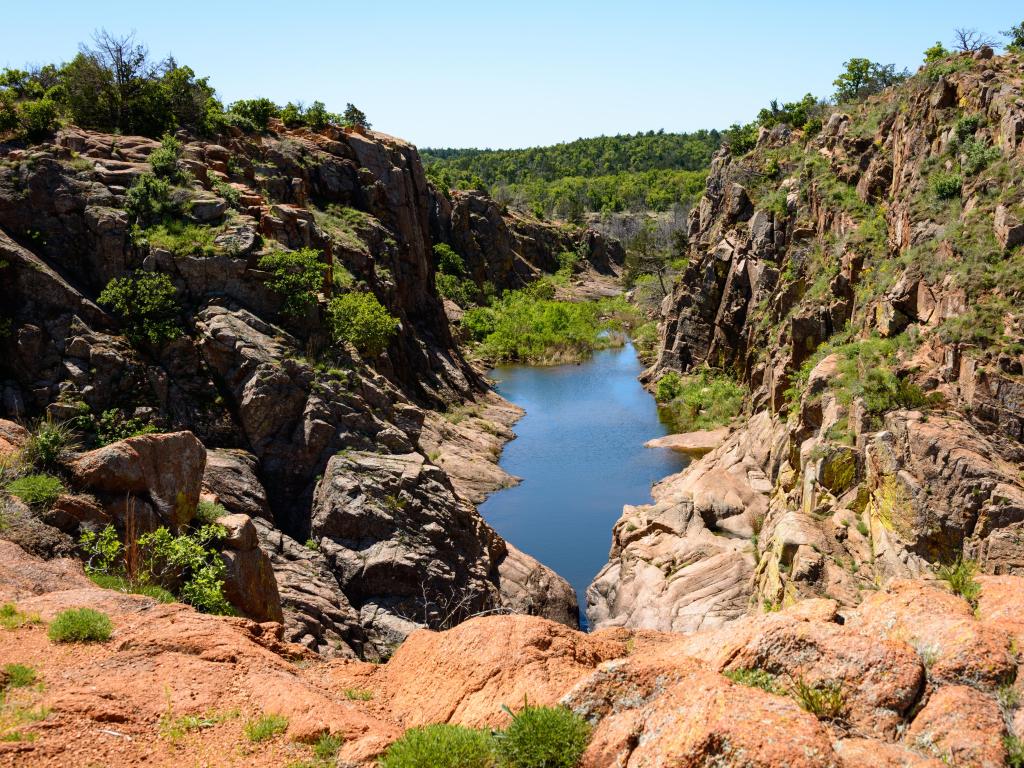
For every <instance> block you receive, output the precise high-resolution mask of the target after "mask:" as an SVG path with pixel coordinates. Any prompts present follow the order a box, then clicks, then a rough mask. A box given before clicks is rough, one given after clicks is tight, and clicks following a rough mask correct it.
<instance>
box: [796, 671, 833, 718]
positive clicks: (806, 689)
mask: <svg viewBox="0 0 1024 768" xmlns="http://www.w3.org/2000/svg"><path fill="white" fill-rule="evenodd" d="M790 693H791V695H792V696H793V698H794V699H796V702H797V704H799V705H800V706H801V707H802V708H803V709H805V710H807V711H808V712H810V713H811V714H812V715H814V716H815V717H817V718H818V719H819V720H838V719H840V718H842V716H843V714H844V712H845V711H846V693H845V692H844V691H843V686H842V684H840V683H837V682H831V683H820V684H817V685H812V684H810V683H808V682H806V681H805V680H804V679H803V678H802V677H798V678H796V679H794V680H793V686H792V690H791V691H790Z"/></svg>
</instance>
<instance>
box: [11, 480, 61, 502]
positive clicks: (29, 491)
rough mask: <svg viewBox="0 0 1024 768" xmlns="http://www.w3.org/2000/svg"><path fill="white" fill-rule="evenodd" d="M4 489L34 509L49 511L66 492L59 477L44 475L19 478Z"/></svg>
mask: <svg viewBox="0 0 1024 768" xmlns="http://www.w3.org/2000/svg"><path fill="white" fill-rule="evenodd" d="M6 489H7V492H8V493H9V494H11V495H12V496H17V497H18V498H19V499H21V500H22V501H23V502H25V503H26V504H28V505H29V506H30V507H32V508H34V509H49V508H50V507H51V506H53V503H54V502H55V501H56V500H57V499H58V498H59V497H60V495H61V494H62V493H64V492H65V490H66V489H65V488H64V483H62V482H61V480H60V478H59V477H54V476H53V475H47V474H45V473H40V474H34V475H25V476H24V477H19V478H18V479H16V480H12V481H11V482H9V483H8V484H7V486H6Z"/></svg>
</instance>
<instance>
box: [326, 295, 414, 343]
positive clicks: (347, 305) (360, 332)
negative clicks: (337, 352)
mask: <svg viewBox="0 0 1024 768" xmlns="http://www.w3.org/2000/svg"><path fill="white" fill-rule="evenodd" d="M327 313H328V315H329V318H330V326H331V335H332V336H333V337H334V340H335V341H337V342H348V343H350V344H352V345H354V346H355V348H356V349H358V350H359V351H360V352H362V353H364V354H367V355H371V356H377V355H379V354H381V353H382V352H383V351H384V350H385V349H387V347H388V344H390V343H391V339H392V338H393V337H394V335H395V333H397V332H398V318H396V317H394V316H393V315H392V314H391V313H390V312H388V310H387V308H386V307H385V306H384V305H383V304H381V303H380V301H378V300H377V297H376V296H374V295H373V294H372V293H369V292H362V291H352V292H350V293H345V294H342V295H341V296H337V297H335V298H333V299H331V301H330V303H329V304H328V305H327Z"/></svg>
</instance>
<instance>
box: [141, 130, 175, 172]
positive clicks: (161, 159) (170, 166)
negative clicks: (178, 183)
mask: <svg viewBox="0 0 1024 768" xmlns="http://www.w3.org/2000/svg"><path fill="white" fill-rule="evenodd" d="M180 157H181V142H180V141H178V140H177V139H176V138H174V137H173V136H171V135H169V134H168V135H166V136H164V138H163V140H162V141H161V142H160V146H159V147H157V148H156V149H154V150H153V151H152V152H150V153H149V158H148V160H149V165H150V167H151V168H152V169H153V175H154V176H156V177H157V178H160V179H176V178H178V158H180Z"/></svg>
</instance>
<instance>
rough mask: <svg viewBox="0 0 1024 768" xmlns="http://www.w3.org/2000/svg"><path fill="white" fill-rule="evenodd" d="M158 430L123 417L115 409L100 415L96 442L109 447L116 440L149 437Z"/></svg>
mask: <svg viewBox="0 0 1024 768" xmlns="http://www.w3.org/2000/svg"><path fill="white" fill-rule="evenodd" d="M158 431H159V430H158V429H157V427H156V426H155V425H154V424H147V423H146V422H145V421H143V420H142V419H138V418H135V417H129V416H125V415H124V414H123V413H122V412H121V411H119V410H117V409H116V408H112V409H110V410H107V411H104V412H103V413H101V414H100V418H99V421H98V422H97V424H96V441H97V442H98V443H99V444H100V445H101V446H102V445H110V444H111V443H116V442H117V441H118V440H127V439H128V438H129V437H136V436H138V435H150V434H153V433H154V432H158Z"/></svg>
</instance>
